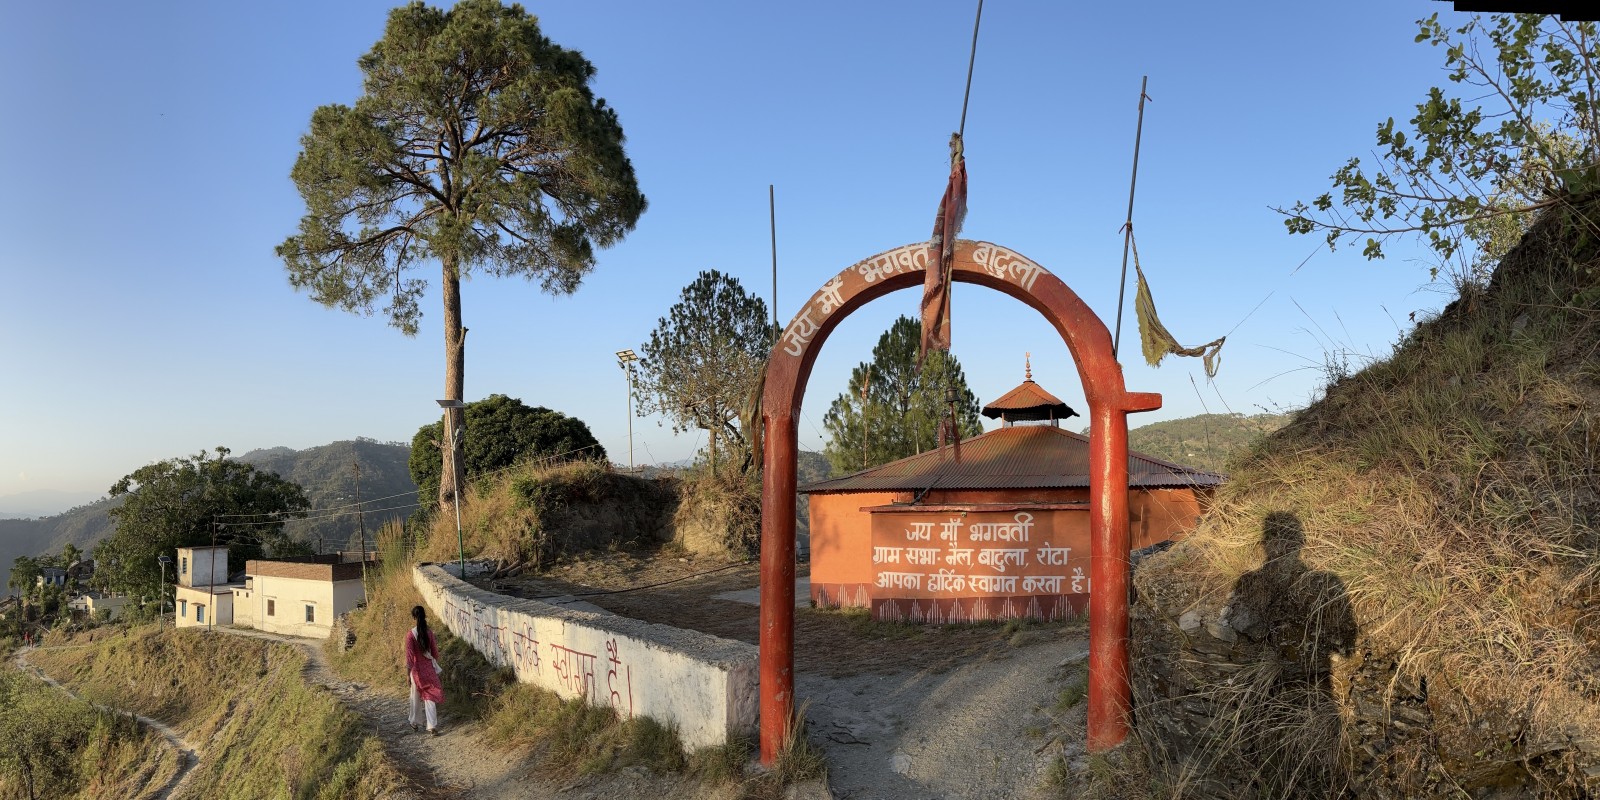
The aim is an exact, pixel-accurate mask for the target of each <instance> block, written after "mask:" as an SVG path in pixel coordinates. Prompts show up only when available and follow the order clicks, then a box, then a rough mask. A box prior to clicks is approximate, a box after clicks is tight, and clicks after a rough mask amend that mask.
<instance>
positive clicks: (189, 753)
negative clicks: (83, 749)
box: [14, 645, 202, 800]
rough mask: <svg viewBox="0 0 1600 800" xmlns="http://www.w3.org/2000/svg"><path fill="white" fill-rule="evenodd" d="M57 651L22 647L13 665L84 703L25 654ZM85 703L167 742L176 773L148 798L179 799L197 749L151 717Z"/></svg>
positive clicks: (197, 758) (195, 761) (195, 763)
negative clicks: (129, 720) (133, 721)
mask: <svg viewBox="0 0 1600 800" xmlns="http://www.w3.org/2000/svg"><path fill="white" fill-rule="evenodd" d="M82 646H83V645H68V646H67V647H82ZM56 649H65V648H64V647H24V648H21V649H19V650H17V651H16V657H15V659H14V661H15V663H16V665H17V669H20V670H22V671H23V672H26V673H28V674H29V675H32V676H33V677H35V678H37V679H39V680H41V681H44V682H45V683H47V684H49V685H51V686H54V687H55V688H57V689H59V690H61V691H63V692H65V693H66V694H67V695H68V696H70V697H72V698H73V699H75V700H83V698H82V697H79V696H78V693H77V692H74V691H72V690H71V689H68V688H67V687H65V686H62V685H61V684H60V683H58V682H57V681H56V679H54V678H52V677H50V676H49V675H46V674H44V670H41V669H39V668H38V667H36V666H34V665H33V664H30V663H28V654H29V653H32V652H33V651H34V650H56ZM84 702H87V703H89V704H90V705H92V706H94V707H95V708H99V709H103V710H106V711H110V712H112V713H116V714H128V715H129V716H132V717H133V718H134V719H136V720H138V721H139V723H140V724H141V725H144V726H146V727H148V728H150V729H151V730H153V731H155V732H156V733H158V734H160V735H161V738H162V739H164V740H166V743H167V746H169V747H171V748H172V750H173V752H175V753H176V754H177V756H178V771H177V772H175V773H173V775H172V778H171V779H170V780H168V781H167V783H166V785H164V786H162V787H160V788H159V789H156V790H155V794H153V795H151V797H152V798H154V800H169V798H171V797H174V796H177V795H179V792H180V790H181V789H182V788H183V786H184V784H185V783H187V782H188V780H189V776H190V775H191V774H192V773H193V771H194V768H195V767H196V766H198V765H199V763H200V758H201V756H202V753H201V751H200V748H198V747H195V746H194V745H192V744H190V743H189V742H188V740H186V739H184V738H183V737H182V736H181V735H179V734H178V732H177V731H176V730H173V728H172V726H170V725H168V724H166V723H165V722H162V721H161V720H158V719H153V718H151V717H146V716H143V715H141V714H133V713H131V712H128V711H123V710H121V709H116V708H112V707H110V706H104V705H101V704H99V703H95V702H93V701H87V700H86V701H84Z"/></svg>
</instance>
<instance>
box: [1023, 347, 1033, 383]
mask: <svg viewBox="0 0 1600 800" xmlns="http://www.w3.org/2000/svg"><path fill="white" fill-rule="evenodd" d="M1022 364H1023V376H1022V379H1023V380H1025V381H1031V380H1033V354H1032V353H1023V354H1022Z"/></svg>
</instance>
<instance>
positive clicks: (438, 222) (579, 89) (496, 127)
mask: <svg viewBox="0 0 1600 800" xmlns="http://www.w3.org/2000/svg"><path fill="white" fill-rule="evenodd" d="M359 64H360V67H361V71H362V74H363V76H364V82H363V92H362V95H361V97H360V98H358V99H357V100H356V102H355V104H354V105H353V106H346V105H342V104H334V105H326V106H322V107H321V108H318V109H317V110H316V111H314V112H313V113H312V115H311V130H310V132H309V133H307V134H306V135H305V136H304V137H302V139H301V152H300V156H299V158H298V159H297V160H296V161H295V165H294V170H293V172H292V173H291V177H292V178H293V180H294V183H295V186H296V187H297V188H298V189H299V190H300V195H301V197H302V198H303V199H304V200H305V204H306V214H305V216H304V217H302V218H301V220H300V227H299V231H298V232H297V233H296V234H294V235H293V236H290V237H289V238H288V239H286V240H285V241H284V242H283V244H281V245H279V246H278V248H277V253H278V255H279V257H281V258H282V259H283V262H284V265H285V267H286V268H287V270H288V273H289V282H290V284H292V285H293V286H294V287H295V288H297V289H302V290H305V291H308V292H310V294H311V297H312V299H314V300H316V301H317V302H319V303H322V304H324V305H327V306H330V307H337V308H342V309H345V310H347V311H352V312H357V313H362V314H370V313H372V312H373V310H374V308H375V306H376V304H377V303H379V302H380V300H382V298H385V297H387V300H386V303H387V305H386V306H385V308H384V313H385V314H386V315H387V316H388V318H389V322H390V324H392V325H394V326H395V327H398V328H400V329H401V330H402V331H404V332H405V333H406V334H408V335H411V334H415V333H416V331H417V320H418V318H419V317H420V316H421V314H422V312H421V308H420V300H421V297H422V294H423V291H424V290H425V289H426V287H427V281H425V280H423V279H421V278H416V277H407V276H408V275H410V274H411V273H412V272H413V270H414V269H415V268H417V267H418V266H419V263H420V262H423V261H426V260H435V261H437V262H438V263H439V265H440V267H441V268H442V276H441V284H442V289H443V292H442V294H443V301H444V334H445V399H448V400H461V399H462V398H463V390H464V382H465V364H466V362H465V346H466V327H465V326H464V325H463V324H462V316H461V288H460V283H461V278H462V277H463V276H468V275H471V274H472V272H474V271H475V270H477V271H482V272H486V273H487V274H489V275H492V276H495V277H521V278H525V279H527V280H530V281H537V282H538V283H539V285H540V286H541V288H543V290H544V291H546V292H548V293H550V294H555V295H560V294H567V293H570V292H572V291H574V290H575V289H577V287H578V285H579V283H580V282H581V281H582V280H583V277H584V275H586V274H588V272H589V271H590V270H592V269H593V268H594V264H595V256H594V250H595V248H596V247H607V246H610V245H612V244H615V243H616V242H618V241H620V240H621V239H622V237H623V236H624V235H626V234H627V233H628V231H630V230H632V229H633V227H634V225H635V224H636V223H637V222H638V219H639V216H640V215H641V214H642V213H644V210H645V198H644V195H643V194H642V193H640V191H639V187H638V183H637V181H636V179H635V177H634V171H633V165H632V163H631V162H630V161H629V160H628V156H627V153H626V152H625V150H624V149H623V141H624V136H623V133H622V125H621V123H620V122H619V121H618V118H617V114H616V112H615V111H614V110H613V109H611V108H610V107H608V106H607V105H606V102H605V100H604V99H601V98H597V97H595V96H594V93H593V91H592V90H591V89H590V86H589V83H590V81H591V79H593V77H594V75H595V68H594V66H593V65H591V64H590V63H589V61H588V60H587V59H585V58H584V57H583V55H582V54H581V53H578V52H577V51H573V50H567V49H565V48H563V47H561V46H560V45H557V44H555V43H553V42H551V41H550V40H549V39H548V38H546V37H545V36H544V34H543V33H542V32H541V31H540V29H539V23H538V20H537V18H535V17H534V16H532V15H530V14H528V13H527V12H526V11H525V10H523V8H522V6H520V5H509V6H506V5H501V3H500V2H498V0H461V2H459V3H457V4H456V5H455V6H454V7H452V8H451V9H449V10H443V9H438V8H433V7H430V6H427V5H425V4H423V3H421V2H414V3H411V4H409V5H406V6H403V7H401V8H397V9H394V10H393V11H391V12H390V13H389V20H388V24H387V26H386V27H385V29H384V35H383V38H382V39H380V40H379V41H378V43H377V44H375V45H374V46H373V48H372V51H371V52H369V53H367V54H366V55H365V56H363V57H361V59H360V61H359ZM452 422H453V423H456V424H459V417H455V416H452ZM453 457H454V456H453V452H452V450H451V449H450V448H444V450H443V455H442V467H443V469H442V470H441V472H442V474H444V475H445V476H447V478H448V480H447V481H445V482H444V485H441V486H440V500H441V502H450V501H451V500H452V498H453V497H454V491H453V490H454V476H455V474H456V471H455V469H454V467H453V466H452V462H451V459H452V458H453Z"/></svg>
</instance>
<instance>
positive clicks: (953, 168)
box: [917, 134, 967, 370]
mask: <svg viewBox="0 0 1600 800" xmlns="http://www.w3.org/2000/svg"><path fill="white" fill-rule="evenodd" d="M966 217H967V159H966V157H965V156H964V155H963V154H962V147H961V135H960V134H951V135H950V182H949V183H948V184H947V185H946V186H945V188H944V197H941V198H939V213H938V215H937V216H936V217H934V220H933V239H932V240H931V241H929V242H928V248H929V250H931V251H932V252H930V253H929V254H928V255H929V258H928V269H927V275H926V277H925V278H923V282H922V347H921V350H920V351H919V352H918V354H917V369H919V370H920V369H922V362H923V361H924V360H926V359H927V357H928V350H929V349H934V350H944V351H947V352H948V351H949V350H950V272H951V269H952V268H953V267H954V265H955V258H956V234H958V233H960V232H961V223H962V222H963V221H964V220H965V219H966Z"/></svg>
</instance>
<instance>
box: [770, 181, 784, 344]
mask: <svg viewBox="0 0 1600 800" xmlns="http://www.w3.org/2000/svg"><path fill="white" fill-rule="evenodd" d="M767 228H768V230H770V231H771V232H772V344H773V346H774V347H776V346H777V344H778V334H779V333H780V332H781V331H782V329H781V328H779V327H778V201H777V199H776V195H774V194H773V188H772V184H770V183H769V184H767Z"/></svg>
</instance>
